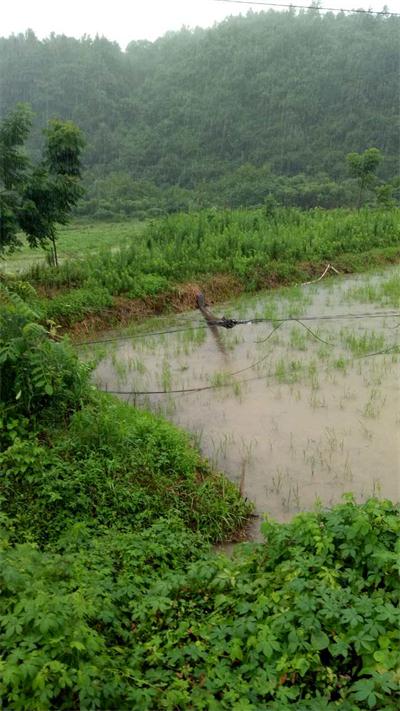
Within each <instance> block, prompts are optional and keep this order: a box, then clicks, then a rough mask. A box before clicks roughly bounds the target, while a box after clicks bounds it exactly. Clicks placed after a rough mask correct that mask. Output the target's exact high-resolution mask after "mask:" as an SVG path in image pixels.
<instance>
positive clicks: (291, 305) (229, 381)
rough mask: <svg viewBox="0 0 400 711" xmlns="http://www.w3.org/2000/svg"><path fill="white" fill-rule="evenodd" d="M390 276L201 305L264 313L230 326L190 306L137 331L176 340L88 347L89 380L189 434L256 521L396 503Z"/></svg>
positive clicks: (398, 337)
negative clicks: (348, 502) (92, 361)
mask: <svg viewBox="0 0 400 711" xmlns="http://www.w3.org/2000/svg"><path fill="white" fill-rule="evenodd" d="M399 280H400V271H399V269H398V268H395V269H390V270H386V271H384V272H382V273H380V274H374V275H371V274H369V275H361V276H360V275H359V276H354V277H350V278H349V277H342V276H339V277H335V278H333V279H329V280H325V281H323V282H319V283H317V284H311V285H305V286H299V287H293V288H289V289H282V290H279V291H274V292H271V291H269V292H263V293H259V294H257V295H256V296H251V297H249V296H246V297H241V298H240V299H237V300H235V301H231V302H229V303H227V304H223V305H220V304H219V305H216V306H212V305H211V306H210V308H211V310H212V311H213V312H214V313H215V314H217V315H222V314H224V315H225V316H229V317H234V318H236V319H255V318H259V319H262V318H265V319H267V320H266V321H264V322H261V323H252V324H246V325H238V326H236V327H235V328H232V329H231V330H224V329H222V328H217V329H215V328H214V329H210V327H208V326H206V325H205V323H204V320H203V318H202V316H201V315H200V314H199V312H197V311H193V312H191V313H189V314H184V315H182V316H179V317H178V316H177V317H175V318H172V319H171V320H167V319H161V320H157V322H155V321H152V322H150V323H147V324H146V328H147V330H148V331H149V330H150V331H151V332H154V331H164V330H170V331H175V330H176V329H177V330H178V332H175V333H173V332H171V333H167V334H162V335H152V336H150V335H147V336H146V335H144V331H143V330H142V331H138V330H136V331H135V332H132V339H128V340H116V341H111V342H110V343H102V344H98V345H97V346H91V348H97V349H100V350H98V353H97V357H98V365H97V368H96V370H95V375H94V377H95V382H96V384H97V385H98V386H99V387H101V388H103V389H108V390H111V391H119V392H120V393H121V394H120V397H121V398H123V399H125V400H129V401H130V402H132V403H133V404H136V406H139V407H145V408H148V409H150V410H152V411H153V412H158V413H161V414H163V415H165V416H166V417H167V418H168V419H169V420H171V421H172V422H174V423H176V424H177V425H180V426H182V427H183V428H185V429H186V430H187V431H189V432H190V433H192V436H193V439H194V441H195V442H196V444H197V445H198V447H199V448H200V450H201V452H202V453H203V454H204V455H205V456H206V457H208V459H209V460H210V461H211V462H212V463H213V464H214V465H215V466H216V467H218V468H219V469H221V470H222V471H224V472H225V473H226V475H227V476H228V477H229V478H230V479H231V480H232V481H234V482H236V483H237V485H238V486H239V487H240V489H241V491H242V493H243V494H244V496H247V497H248V498H249V499H251V500H252V501H253V502H254V505H255V510H256V512H257V514H259V518H260V519H261V518H262V516H263V515H264V514H268V515H270V516H272V517H274V518H276V519H277V520H279V521H287V520H288V519H290V518H291V517H292V516H293V515H294V514H296V513H297V512H299V511H304V510H310V509H312V508H313V507H314V506H315V505H317V504H322V505H323V506H331V505H332V504H334V503H335V502H338V501H339V500H340V499H341V497H342V495H343V494H344V493H345V492H353V493H354V495H355V497H356V499H357V500H358V501H363V500H365V499H366V498H368V497H370V496H371V495H375V496H381V497H388V498H391V499H392V500H398V499H399V495H400V448H399V427H400V407H399V405H400V396H399V357H400V356H399V351H398V348H396V344H398V342H399V341H400V317H399V315H396V314H398V313H399V311H400V308H399V303H398V292H399V289H398V284H399ZM286 318H287V319H289V320H287V321H284V320H279V319H286ZM296 319H298V320H296ZM180 329H182V330H180ZM121 335H123V334H116V333H115V332H114V333H113V334H106V335H105V336H104V338H108V337H109V338H113V337H114V336H121ZM91 353H93V351H91ZM196 388H199V390H193V389H196ZM189 389H190V391H188V392H183V393H182V392H178V393H174V392H172V391H174V390H189ZM157 391H167V392H166V394H165V393H163V394H160V393H158V392H157ZM143 392H146V393H147V392H151V393H153V394H148V395H147V394H135V393H143ZM258 528H259V520H256V521H255V524H254V530H253V531H252V535H254V536H256V535H257V530H258Z"/></svg>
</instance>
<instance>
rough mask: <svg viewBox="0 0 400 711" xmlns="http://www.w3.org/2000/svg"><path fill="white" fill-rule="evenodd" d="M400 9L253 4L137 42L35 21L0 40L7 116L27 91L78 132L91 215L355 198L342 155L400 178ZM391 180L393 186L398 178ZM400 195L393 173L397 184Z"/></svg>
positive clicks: (0, 84)
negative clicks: (279, 8)
mask: <svg viewBox="0 0 400 711" xmlns="http://www.w3.org/2000/svg"><path fill="white" fill-rule="evenodd" d="M398 35H399V18H397V17H385V16H380V17H379V16H378V17H372V16H368V15H367V14H366V15H361V14H354V15H347V14H345V13H338V14H337V15H334V14H333V13H324V14H323V15H321V16H320V15H319V13H318V12H316V11H315V10H310V11H309V12H300V13H296V11H295V10H289V11H288V12H274V11H273V10H271V11H269V12H265V13H262V12H257V13H249V14H248V16H247V17H236V18H230V19H227V20H226V21H225V22H223V23H221V24H220V25H218V26H216V27H214V28H211V29H208V30H203V29H196V30H194V31H189V30H187V29H183V30H181V31H180V32H175V33H168V34H167V35H166V36H165V37H162V38H160V39H158V40H157V41H156V42H153V43H152V42H146V41H139V42H131V43H130V44H129V45H128V47H127V49H126V51H125V52H123V51H121V49H120V48H119V47H118V45H117V44H116V43H113V42H110V41H108V40H107V39H105V38H104V37H102V38H99V37H97V38H95V39H91V38H89V37H84V38H82V39H81V40H78V39H74V38H69V37H66V36H63V35H60V36H56V35H52V36H51V37H49V38H47V39H44V40H39V39H38V38H37V37H35V35H34V33H33V32H32V31H28V32H26V34H24V35H22V34H21V35H17V36H11V37H9V38H0V95H1V97H2V105H1V107H0V114H1V118H3V116H4V115H6V114H7V113H8V112H9V111H10V110H12V109H13V108H14V106H15V105H16V103H17V102H21V101H22V102H28V103H30V104H31V105H32V108H33V111H34V113H35V117H36V118H35V125H34V134H33V136H32V139H31V144H30V145H31V148H32V150H33V151H34V153H35V155H38V154H39V153H40V148H41V145H42V136H41V129H42V128H43V127H44V126H45V125H46V124H47V122H48V120H49V119H51V118H54V117H62V118H63V119H64V120H67V119H70V120H72V121H74V122H75V123H76V124H77V125H78V126H79V127H80V128H81V130H82V131H83V133H84V135H85V138H86V141H87V147H86V151H85V155H84V167H85V188H86V194H85V198H84V200H83V201H82V202H81V203H80V206H79V208H78V211H79V213H80V214H81V215H84V214H85V215H90V216H91V217H95V218H96V219H97V218H98V219H107V218H112V217H113V216H114V217H115V218H118V217H127V216H128V217H137V218H143V217H145V216H153V217H154V216H157V215H158V214H160V212H162V213H165V212H176V211H180V210H188V209H192V210H193V209H200V208H202V207H212V206H216V207H219V208H223V207H226V206H228V207H232V208H235V207H240V206H255V205H257V204H260V202H261V203H262V202H263V200H264V197H265V195H267V194H269V193H271V194H272V195H274V197H275V198H276V199H277V200H278V201H279V202H281V203H282V204H283V205H287V206H299V207H303V208H309V207H315V206H316V205H321V206H323V207H325V208H332V207H339V206H351V205H354V204H355V201H356V193H355V190H354V184H353V183H352V181H351V180H350V179H349V177H350V176H349V173H348V171H347V168H346V163H345V156H346V154H347V153H349V152H351V151H357V152H359V151H364V150H365V149H367V148H369V147H372V146H375V147H376V148H378V149H380V150H381V151H382V154H383V156H384V161H383V163H382V165H381V166H380V168H379V173H378V177H379V179H380V180H381V181H383V182H391V183H392V182H393V181H396V175H397V174H398V152H399V131H398V103H399V84H398V72H399V60H398ZM392 187H393V188H395V183H393V186H392ZM397 193H398V182H397Z"/></svg>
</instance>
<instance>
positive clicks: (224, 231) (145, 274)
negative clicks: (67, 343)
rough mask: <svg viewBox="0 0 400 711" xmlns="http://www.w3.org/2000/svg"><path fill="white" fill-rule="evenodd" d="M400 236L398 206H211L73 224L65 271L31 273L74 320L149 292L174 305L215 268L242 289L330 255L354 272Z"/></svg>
mask: <svg viewBox="0 0 400 711" xmlns="http://www.w3.org/2000/svg"><path fill="white" fill-rule="evenodd" d="M399 236H400V214H399V211H398V210H397V209H392V210H382V209H381V210H378V209H376V210H367V209H363V210H360V211H358V212H354V211H346V210H334V211H323V210H318V209H316V210H312V211H308V212H303V211H300V210H298V209H282V208H276V207H272V208H262V209H255V210H237V211H230V210H224V211H218V210H204V211H202V212H199V213H194V214H181V215H171V216H169V217H167V218H164V219H159V220H153V221H151V222H149V223H147V224H145V225H144V226H141V227H140V228H139V226H138V224H137V223H133V224H132V225H130V224H129V223H121V224H119V225H118V224H116V225H112V226H109V225H108V224H104V225H98V226H93V227H88V226H84V227H82V226H76V227H71V228H69V229H68V231H63V232H62V233H61V242H60V245H64V246H63V247H62V249H64V250H65V253H68V251H69V250H70V252H71V258H68V259H65V260H64V261H62V263H61V264H60V266H59V268H58V269H53V268H52V267H50V266H46V265H45V264H43V263H42V264H39V263H37V264H34V265H33V266H32V267H31V268H30V269H29V271H28V272H27V278H28V279H29V281H30V282H31V283H32V284H33V285H35V286H36V287H37V288H38V289H39V292H40V294H41V295H42V296H41V298H40V300H39V301H40V308H41V309H43V313H44V314H46V316H47V318H51V319H54V320H56V321H58V322H60V323H62V324H64V325H65V326H68V325H69V326H70V325H72V324H73V323H74V322H76V321H80V320H81V319H82V318H84V317H85V316H90V315H93V314H99V313H101V312H102V311H104V310H110V309H112V307H113V306H116V305H117V303H118V297H124V298H126V299H129V300H142V301H143V300H144V301H146V299H147V302H146V303H147V304H150V305H151V299H154V300H156V302H157V310H160V309H161V310H163V300H164V302H165V303H164V309H167V308H168V305H169V304H170V297H171V295H173V294H174V293H175V292H176V288H177V285H179V284H180V285H182V284H183V283H185V282H192V281H193V280H200V282H202V283H203V282H207V280H209V279H210V278H212V277H213V276H216V275H223V276H225V277H229V278H231V279H233V282H232V286H231V288H232V289H233V290H234V291H235V293H238V292H240V291H255V290H257V289H260V288H263V287H268V286H277V285H280V284H290V283H295V282H299V281H305V280H307V278H309V276H310V274H311V275H313V274H316V275H317V276H319V273H321V272H322V271H323V269H324V267H325V266H326V263H327V262H334V264H335V265H336V266H337V268H338V269H339V270H342V271H347V272H351V271H357V270H360V269H366V268H368V267H370V266H373V265H374V264H375V265H376V264H381V263H384V262H385V261H386V262H391V261H397V260H398V257H399ZM86 238H88V239H87V242H85V240H86ZM69 245H70V246H69ZM78 246H79V249H80V254H79V256H78V253H77V252H75V256H74V251H75V249H76V248H77V247H78ZM89 254H90V259H87V256H88V255H89ZM318 270H320V271H319V273H318ZM9 278H10V277H9ZM46 294H47V296H46ZM222 296H224V297H225V298H226V297H227V296H229V292H228V293H227V292H226V291H224V293H223V294H222ZM47 297H51V298H47ZM149 300H150V301H149ZM38 305H39V303H38ZM175 305H176V307H177V308H179V304H175ZM186 305H187V304H186V302H185V303H183V306H186ZM116 318H117V313H116Z"/></svg>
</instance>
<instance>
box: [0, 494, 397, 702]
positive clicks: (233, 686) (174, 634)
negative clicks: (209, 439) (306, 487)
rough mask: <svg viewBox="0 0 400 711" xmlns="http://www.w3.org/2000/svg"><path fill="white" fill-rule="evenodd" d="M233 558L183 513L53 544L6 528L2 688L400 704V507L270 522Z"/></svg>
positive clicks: (29, 693) (0, 605)
mask: <svg viewBox="0 0 400 711" xmlns="http://www.w3.org/2000/svg"><path fill="white" fill-rule="evenodd" d="M264 535H265V536H266V539H267V540H266V543H265V544H259V545H251V544H247V545H245V546H243V547H242V549H241V551H240V552H239V553H238V554H237V556H236V557H234V558H233V559H228V558H226V557H225V556H216V555H213V554H211V553H209V552H207V550H206V548H205V547H204V544H202V542H201V539H199V537H198V536H197V537H196V536H195V535H194V534H191V533H190V532H188V531H187V530H186V529H185V528H184V527H183V526H182V523H180V522H179V521H176V520H175V519H174V518H169V519H167V520H165V521H159V522H158V523H156V524H155V525H153V526H152V527H150V528H148V529H147V530H146V531H142V532H140V533H118V532H116V531H113V530H110V531H108V532H106V533H105V534H104V535H102V536H97V537H93V536H92V535H91V533H90V530H88V529H87V528H85V527H84V526H81V525H77V526H75V528H74V529H73V530H72V531H70V532H69V533H68V534H65V535H64V536H63V538H62V540H60V542H59V544H58V552H56V553H55V552H52V553H50V552H46V553H41V552H39V551H37V550H35V548H34V547H32V546H29V545H18V546H16V547H15V548H11V547H9V546H7V543H6V542H5V543H4V549H3V552H2V554H1V563H0V570H1V577H2V585H1V590H2V593H1V596H0V620H1V626H0V630H1V631H0V644H1V648H2V654H3V660H2V681H1V682H0V683H1V692H0V693H1V697H2V700H3V703H4V704H5V706H6V708H15V709H25V708H29V709H40V710H41V711H42V710H43V711H45V710H46V709H68V710H69V709H73V708H80V709H89V708H90V709H96V708H98V709H111V708H112V709H114V708H115V709H116V708H118V709H121V711H123V710H124V709H126V711H128V709H133V708H135V709H136V708H137V709H140V710H141V711H159V710H160V709H166V711H176V710H177V709H181V710H182V711H183V710H185V709H216V710H217V709H222V710H223V709H226V710H227V711H231V709H236V710H237V711H242V710H243V711H245V710H246V711H253V710H254V711H258V710H259V709H270V710H271V711H272V710H273V711H286V709H297V710H299V711H321V709H325V708H326V709H329V710H330V711H333V710H334V709H337V710H338V711H339V709H340V711H357V710H365V711H367V709H375V711H384V710H386V711H395V710H396V709H397V708H398V703H399V692H398V674H399V671H398V669H399V664H400V652H399V649H400V647H399V636H400V633H399V629H400V627H399V611H398V602H399V582H398V566H397V556H396V552H395V551H396V547H397V548H398V540H399V510H398V508H397V509H396V508H395V507H394V506H393V505H392V504H390V503H389V502H384V501H381V502H378V501H376V500H370V501H368V502H367V503H366V504H364V505H362V506H357V505H356V504H354V503H353V502H352V501H350V500H349V501H347V502H346V503H344V504H342V505H340V506H337V507H335V508H334V509H332V510H331V511H321V512H319V513H310V514H303V515H301V516H299V517H297V518H296V519H294V521H293V522H292V523H289V524H277V523H274V522H272V521H269V522H267V523H266V524H265V525H264Z"/></svg>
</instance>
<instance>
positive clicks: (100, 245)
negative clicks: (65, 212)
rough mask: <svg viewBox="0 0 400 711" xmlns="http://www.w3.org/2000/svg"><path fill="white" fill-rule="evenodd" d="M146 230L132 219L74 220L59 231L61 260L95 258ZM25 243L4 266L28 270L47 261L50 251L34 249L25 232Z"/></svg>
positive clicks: (9, 257) (5, 261)
mask: <svg viewBox="0 0 400 711" xmlns="http://www.w3.org/2000/svg"><path fill="white" fill-rule="evenodd" d="M141 230H143V223H140V222H138V221H136V220H130V221H129V222H117V223H115V222H114V223H113V222H104V223H102V222H93V223H83V224H80V223H79V222H72V223H71V224H70V225H67V226H66V227H59V229H58V232H57V251H58V256H59V259H60V262H61V263H62V262H64V261H66V260H68V259H81V258H85V257H93V255H95V254H98V253H99V252H100V251H101V250H112V249H119V248H121V247H125V246H128V245H129V244H130V243H131V241H132V240H134V239H135V237H136V235H137V234H138V233H139V232H140V231H141ZM20 237H21V240H22V243H23V246H22V247H21V249H19V250H18V251H17V252H15V253H14V254H12V255H10V256H8V257H6V258H5V259H4V260H3V261H2V262H0V266H1V268H2V269H3V270H4V271H6V272H8V273H10V272H14V271H18V272H21V271H26V270H27V269H29V268H30V267H32V266H33V265H35V264H43V263H45V262H46V252H45V251H44V250H42V249H31V248H30V247H29V245H28V244H27V242H26V240H25V238H24V237H23V235H21V236H20Z"/></svg>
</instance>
